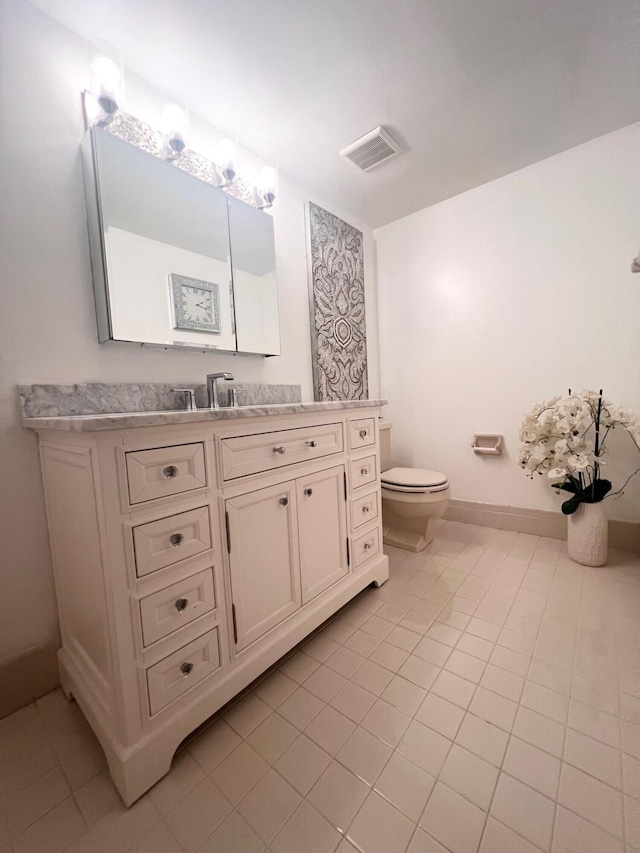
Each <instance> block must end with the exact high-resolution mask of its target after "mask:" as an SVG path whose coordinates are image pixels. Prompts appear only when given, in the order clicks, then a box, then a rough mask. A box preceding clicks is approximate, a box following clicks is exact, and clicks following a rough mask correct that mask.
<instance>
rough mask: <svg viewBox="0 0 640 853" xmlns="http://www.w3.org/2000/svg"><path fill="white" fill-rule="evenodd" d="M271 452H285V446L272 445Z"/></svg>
mask: <svg viewBox="0 0 640 853" xmlns="http://www.w3.org/2000/svg"><path fill="white" fill-rule="evenodd" d="M273 452H274V453H286V452H287V448H286V447H274V448H273Z"/></svg>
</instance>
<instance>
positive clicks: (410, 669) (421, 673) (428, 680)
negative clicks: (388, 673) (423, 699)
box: [398, 655, 440, 690]
mask: <svg viewBox="0 0 640 853" xmlns="http://www.w3.org/2000/svg"><path fill="white" fill-rule="evenodd" d="M439 673H440V667H438V666H436V665H435V664H432V663H429V661H426V660H423V659H422V658H421V657H419V656H418V655H409V657H408V658H407V660H406V661H405V662H404V663H403V665H402V666H401V667H400V669H399V671H398V674H399V675H401V676H402V677H403V678H406V679H408V680H409V681H411V682H413V683H414V684H417V685H418V686H419V687H422V688H423V689H424V690H429V689H430V688H431V687H432V685H433V682H434V681H435V680H436V678H437V677H438V675H439Z"/></svg>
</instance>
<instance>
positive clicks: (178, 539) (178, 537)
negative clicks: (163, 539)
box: [169, 533, 184, 548]
mask: <svg viewBox="0 0 640 853" xmlns="http://www.w3.org/2000/svg"><path fill="white" fill-rule="evenodd" d="M169 542H171V544H172V545H173V547H174V548H177V547H178V545H182V543H183V542H184V536H183V535H182V533H172V534H171V536H170V537H169Z"/></svg>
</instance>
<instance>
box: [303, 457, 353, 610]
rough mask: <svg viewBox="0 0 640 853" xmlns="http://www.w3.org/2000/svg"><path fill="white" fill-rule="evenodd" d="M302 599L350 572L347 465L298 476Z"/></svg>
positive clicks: (325, 587) (312, 595)
mask: <svg viewBox="0 0 640 853" xmlns="http://www.w3.org/2000/svg"><path fill="white" fill-rule="evenodd" d="M296 491H297V495H298V529H299V531H300V571H301V578H302V601H303V603H304V604H306V603H307V602H308V601H311V599H312V598H315V596H316V595H319V594H320V593H321V592H323V591H324V590H325V589H327V588H328V587H330V586H331V584H333V583H335V582H336V581H337V580H340V578H342V577H344V576H345V575H346V574H347V572H348V567H347V527H346V510H345V505H346V501H345V486H344V467H343V466H340V467H338V468H329V469H328V470H327V471H320V472H319V473H317V474H311V475H310V476H309V477H302V478H301V479H299V480H296Z"/></svg>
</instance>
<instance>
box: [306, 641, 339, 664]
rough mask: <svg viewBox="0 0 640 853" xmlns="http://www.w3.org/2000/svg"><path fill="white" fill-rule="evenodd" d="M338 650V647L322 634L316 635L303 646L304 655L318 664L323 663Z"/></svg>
mask: <svg viewBox="0 0 640 853" xmlns="http://www.w3.org/2000/svg"><path fill="white" fill-rule="evenodd" d="M339 648H340V645H339V644H338V643H336V642H334V641H333V640H330V639H329V638H328V637H324V636H323V635H322V634H316V635H315V637H312V639H311V640H309V641H308V642H307V643H305V645H304V652H305V654H307V655H309V656H310V657H312V658H315V660H317V661H318V662H319V663H324V662H325V661H326V660H327V658H329V657H331V655H332V654H333V653H334V652H335V651H337V650H338V649H339Z"/></svg>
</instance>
